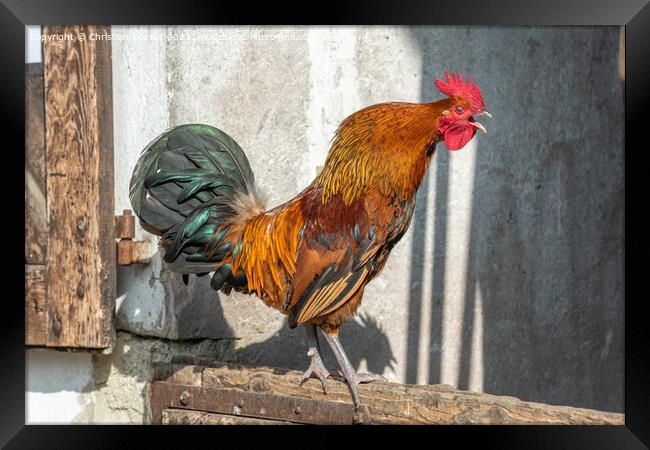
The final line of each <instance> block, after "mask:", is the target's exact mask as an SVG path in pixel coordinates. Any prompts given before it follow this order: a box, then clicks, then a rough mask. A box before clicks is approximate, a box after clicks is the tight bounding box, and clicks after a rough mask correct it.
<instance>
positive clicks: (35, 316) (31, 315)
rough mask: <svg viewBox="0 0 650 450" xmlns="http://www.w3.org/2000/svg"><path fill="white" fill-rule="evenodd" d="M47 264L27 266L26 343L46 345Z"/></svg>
mask: <svg viewBox="0 0 650 450" xmlns="http://www.w3.org/2000/svg"><path fill="white" fill-rule="evenodd" d="M45 311H46V308H45V266H42V265H41V266H33V265H26V266H25V344H27V345H45V344H46V343H47V335H46V333H45V323H46V316H45Z"/></svg>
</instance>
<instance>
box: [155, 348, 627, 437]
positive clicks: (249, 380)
mask: <svg viewBox="0 0 650 450" xmlns="http://www.w3.org/2000/svg"><path fill="white" fill-rule="evenodd" d="M300 377H301V372H299V371H295V370H287V369H278V368H272V367H249V366H244V365H239V364H232V363H225V362H221V361H216V360H211V359H205V358H196V357H192V356H178V357H174V358H173V359H172V361H171V362H170V363H153V364H152V367H151V376H150V381H149V383H148V385H147V410H148V419H149V422H150V423H154V424H292V423H310V424H354V423H359V424H367V423H373V424H445V425H449V424H500V425H501V424H531V425H532V424H536V425H539V424H548V425H558V424H560V425H563V424H566V425H579V424H580V425H587V424H588V425H623V424H624V423H625V421H624V416H623V414H618V413H610V412H602V411H596V410H591V409H583V408H573V407H569V406H553V405H545V404H542V403H533V402H524V401H521V400H519V399H517V398H514V397H508V396H496V395H490V394H483V393H479V392H471V391H459V390H456V389H454V388H453V387H451V386H449V385H412V384H399V383H384V382H375V383H371V384H363V385H360V386H359V396H360V397H361V404H362V407H361V408H360V410H359V411H355V410H354V407H353V405H352V399H351V396H350V391H349V389H348V387H347V385H346V384H345V383H344V382H343V380H342V379H341V378H338V377H332V378H330V379H329V380H328V394H327V395H325V394H324V393H323V390H322V388H321V385H320V382H319V381H318V380H316V379H310V380H308V381H307V382H305V383H304V384H303V385H302V386H300V385H299V383H300Z"/></svg>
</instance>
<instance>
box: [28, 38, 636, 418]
mask: <svg viewBox="0 0 650 450" xmlns="http://www.w3.org/2000/svg"><path fill="white" fill-rule="evenodd" d="M113 32H114V34H115V33H117V34H120V35H128V36H129V37H130V39H129V40H128V41H127V40H115V41H113V55H114V62H113V80H114V96H113V97H114V103H115V105H114V111H115V118H114V124H115V145H116V148H115V155H116V161H115V168H116V208H117V210H118V211H121V210H122V209H123V208H129V207H130V206H129V204H128V192H127V189H128V181H129V178H130V176H131V172H132V169H133V166H134V165H135V162H136V161H137V158H138V155H139V152H140V151H141V149H142V148H143V147H144V146H145V145H146V144H147V143H148V142H149V141H150V140H151V139H153V138H154V137H155V136H156V135H157V134H158V133H160V132H161V131H162V130H164V129H165V128H167V127H169V126H172V125H177V124H181V123H187V122H203V123H208V124H212V125H215V126H218V127H219V128H222V129H223V130H224V131H226V132H228V133H229V134H231V135H232V136H233V137H234V138H235V139H236V140H237V141H238V142H239V143H240V145H241V146H242V148H243V149H244V150H245V151H246V153H247V155H248V157H249V160H250V162H251V165H252V168H253V170H254V171H255V174H256V179H257V181H258V183H259V185H260V186H261V188H262V190H263V191H264V192H265V193H266V194H267V197H268V205H269V206H274V205H276V204H278V203H280V202H282V201H285V200H287V199H289V198H291V197H292V196H293V195H295V194H296V193H298V192H299V191H300V190H301V189H302V188H304V187H305V186H306V185H307V184H308V183H309V182H310V181H311V180H312V179H313V176H314V175H315V173H316V167H317V166H318V165H320V164H322V163H323V161H324V159H325V155H326V152H327V150H328V144H329V141H330V139H331V137H332V134H333V132H334V130H335V128H336V126H337V125H338V123H339V122H340V120H342V119H343V118H344V117H345V116H347V115H348V114H350V113H352V112H354V111H355V110H358V109H360V108H362V107H364V106H367V105H370V104H373V103H377V102H383V101H413V102H420V101H431V100H434V99H437V98H440V94H439V93H438V92H437V90H436V89H435V88H434V87H433V80H434V78H435V77H436V76H440V75H441V74H442V73H443V71H444V70H451V69H457V68H458V69H461V70H463V71H464V72H465V71H467V72H470V73H471V74H472V75H474V76H475V77H476V79H477V80H478V83H479V85H480V86H481V88H482V90H483V93H484V96H485V99H486V104H487V108H488V110H489V111H491V112H492V113H493V114H494V118H493V119H491V120H489V121H483V123H485V125H486V126H487V129H488V134H487V135H481V136H478V137H476V138H475V139H474V140H473V141H472V142H470V144H468V146H467V147H466V148H464V149H463V150H461V151H459V152H453V153H450V152H447V151H446V150H445V149H444V145H441V146H440V147H439V149H438V152H437V154H436V156H435V158H434V161H433V163H432V165H431V168H430V170H429V175H428V176H427V178H426V179H425V181H424V183H423V186H422V187H421V189H420V191H419V193H418V204H417V207H416V212H415V217H414V219H413V222H412V225H411V229H410V230H409V232H408V233H407V234H406V235H405V236H404V238H403V239H402V241H401V242H400V243H399V244H398V245H397V246H396V247H395V249H394V250H393V252H392V254H391V257H390V258H389V260H388V263H387V265H386V267H385V269H384V271H383V273H382V274H381V275H380V276H379V277H377V278H376V279H375V280H374V281H373V282H372V283H371V284H370V285H369V286H368V288H367V289H366V293H365V297H364V302H363V303H362V306H361V308H360V310H359V316H358V317H357V318H356V319H355V320H354V321H352V322H351V323H349V324H348V325H347V326H345V327H344V328H343V329H342V333H341V340H342V342H343V344H344V346H345V347H346V349H347V351H348V353H349V356H350V359H351V360H352V363H353V365H354V366H355V367H356V368H358V369H360V370H370V371H373V372H378V373H383V374H384V375H385V376H386V377H387V378H389V379H390V380H394V381H400V382H409V383H449V384H452V385H454V386H457V387H459V388H463V389H474V390H483V391H485V392H489V393H493V394H504V395H514V396H517V397H520V398H522V399H525V400H533V401H541V402H546V403H555V404H565V405H573V406H584V407H591V408H598V409H606V410H611V411H622V409H623V260H624V254H623V206H624V191H623V182H624V176H623V87H622V85H621V84H620V82H619V80H618V78H617V70H616V61H617V52H618V29H617V28H614V27H603V28H589V27H575V28H556V27H540V28H514V27H503V28H496V27H491V28H485V27H482V28H475V27H472V28H467V27H362V28H357V27H335V28H329V27H316V28H287V29H283V28H246V27H244V28H239V27H222V28H215V27H171V28H169V27H138V28H135V27H114V28H113ZM138 33H140V35H138ZM168 33H169V34H170V36H171V39H166V38H163V39H158V38H157V37H159V36H165V35H166V34H168ZM174 33H175V34H176V36H177V37H176V38H174ZM256 33H257V34H256ZM141 36H146V37H147V38H146V39H143V38H140V37H141ZM272 36H275V38H273V37H272ZM283 37H284V38H283ZM287 38H288V39H287ZM137 234H138V238H144V239H153V238H152V237H151V236H150V235H148V234H146V233H144V232H143V231H142V230H141V229H138V230H137ZM154 242H155V241H154ZM118 291H119V295H120V297H119V298H118V311H117V316H118V327H119V328H120V329H122V330H126V331H128V332H131V333H135V334H138V335H142V336H149V337H150V338H148V339H142V338H140V337H136V336H131V335H129V334H127V333H120V336H121V337H120V342H122V341H126V340H129V341H130V342H131V344H129V345H132V346H133V347H134V348H136V347H137V350H130V351H124V352H121V351H120V350H119V345H118V350H117V351H116V354H115V355H114V356H113V357H110V358H111V359H110V361H111V362H110V363H108V362H106V361H108V360H106V361H104V366H103V367H104V369H97V368H98V367H100V366H102V362H101V361H99V360H97V357H93V358H94V359H93V361H91V362H88V361H86V362H83V361H78V362H79V373H80V374H82V376H86V375H87V374H88V373H91V375H90V379H91V380H92V383H91V384H89V385H88V386H91V387H88V388H86V390H87V391H89V392H92V393H93V395H96V396H95V397H93V398H94V400H93V401H92V402H91V403H92V404H93V405H95V406H94V408H95V409H94V412H92V414H91V413H90V412H88V411H86V412H85V413H81V416H79V417H86V419H83V420H100V421H105V422H110V421H111V419H110V418H118V419H119V421H132V420H133V421H138V420H140V417H141V413H142V409H141V408H140V407H139V406H134V405H136V404H138V405H139V404H143V403H142V399H138V398H137V397H138V395H141V393H142V391H141V389H142V386H143V384H142V383H143V380H142V379H139V378H138V377H140V375H138V374H139V373H144V372H142V370H144V369H143V368H144V367H145V366H144V365H142V364H145V362H148V359H147V358H149V355H150V352H151V351H153V350H152V349H154V348H158V347H157V346H162V347H164V348H166V349H167V350H166V351H167V353H165V352H162V353H161V354H165V355H167V356H168V355H169V354H170V352H174V351H179V352H194V351H196V352H207V353H208V354H210V352H213V353H212V354H210V356H212V357H221V358H224V359H235V360H239V361H245V362H250V363H257V364H269V365H276V366H283V367H290V368H304V366H305V363H306V355H305V349H304V342H303V334H302V332H301V331H300V330H289V329H288V326H287V325H286V322H285V319H284V317H283V316H282V315H280V314H279V313H277V312H276V311H273V310H270V309H268V308H266V307H264V306H263V305H262V304H261V302H260V301H259V300H257V299H255V298H253V297H248V296H242V295H239V294H233V295H231V296H225V295H223V294H216V293H214V292H212V291H211V290H210V289H209V280H208V279H207V278H200V279H196V278H195V279H192V280H191V281H190V285H189V286H188V287H187V288H186V287H185V286H184V285H183V284H182V282H181V280H180V277H179V276H176V275H174V274H170V273H169V272H168V271H166V270H165V268H164V266H163V265H162V264H161V261H160V255H159V254H158V255H156V256H155V257H154V261H153V263H152V264H151V265H149V266H144V267H137V266H134V267H127V268H120V269H119V272H118ZM154 337H157V338H163V339H171V340H174V339H179V338H182V339H186V338H211V339H224V338H225V340H223V341H214V340H211V341H205V342H206V344H204V347H201V348H198V347H193V346H191V345H189V346H186V347H182V346H181V344H174V343H170V342H169V341H167V340H162V339H154ZM233 338H234V340H233ZM207 343H210V344H207ZM120 345H121V344H120ZM59 355H60V354H59ZM120 355H121V356H120ZM129 358H130V359H129ZM127 360H128V361H131V362H128V363H127V362H126V361H127ZM326 363H328V365H332V366H334V362H333V359H332V358H331V357H330V355H329V353H328V352H326ZM59 364H64V363H63V362H62V360H61V361H60V362H59ZM84 364H85V365H88V364H90V366H91V367H92V370H91V371H90V372H87V371H86V368H84V367H86V366H84ZM36 367H40V365H39V364H36ZM120 367H121V369H120ZM35 370H36V369H35ZM102 370H103V371H102ZM100 372H101V373H102V374H101V375H100ZM83 374H86V375H83ZM100 379H105V380H106V381H105V384H106V386H107V387H102V386H104V385H103V384H102V383H103V382H102V381H100ZM121 383H123V384H124V385H125V386H129V389H128V392H132V394H129V395H128V396H126V397H122V394H120V393H119V392H118V391H112V390H113V389H117V388H115V386H119V385H120V384H121ZM111 386H112V387H111ZM84 395H86V394H84ZM127 397H128V398H127ZM84 398H85V397H82V401H85V400H83V399H84ZM124 398H126V399H124ZM75 401H76V400H75ZM102 402H103V403H102ZM138 402H140V403H138ZM102 405H103V406H102ZM129 405H130V406H129ZM120 408H125V409H124V410H121V409H120ZM82 409H84V408H82ZM87 409H88V408H85V409H84V411H85V410H87ZM120 411H122V412H120ZM84 414H85V415H84ZM91 416H92V417H93V419H87V417H91ZM79 420H81V419H79Z"/></svg>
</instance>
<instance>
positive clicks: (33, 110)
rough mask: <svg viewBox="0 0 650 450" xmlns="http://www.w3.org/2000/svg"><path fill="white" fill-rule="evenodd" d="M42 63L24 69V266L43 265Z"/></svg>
mask: <svg viewBox="0 0 650 450" xmlns="http://www.w3.org/2000/svg"><path fill="white" fill-rule="evenodd" d="M43 96H44V94H43V64H41V63H35V64H27V66H26V70H25V264H45V255H46V254H47V210H46V194H45V112H44V97H43Z"/></svg>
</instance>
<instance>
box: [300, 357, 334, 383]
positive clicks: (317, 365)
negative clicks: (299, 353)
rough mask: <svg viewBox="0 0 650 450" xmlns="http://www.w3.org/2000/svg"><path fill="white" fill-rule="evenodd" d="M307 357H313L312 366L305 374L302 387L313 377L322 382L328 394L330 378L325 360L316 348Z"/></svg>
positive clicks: (301, 381)
mask: <svg viewBox="0 0 650 450" xmlns="http://www.w3.org/2000/svg"><path fill="white" fill-rule="evenodd" d="M307 355H309V356H310V357H311V364H309V367H307V370H305V371H304V372H303V374H302V379H301V380H300V385H301V386H302V385H303V383H304V382H305V381H307V380H308V379H309V378H311V376H312V375H313V376H315V377H316V378H318V379H319V380H320V382H321V384H322V385H323V392H324V393H325V394H327V379H328V378H329V376H330V373H329V371H328V370H327V369H326V368H325V365H324V364H323V360H322V359H321V357H320V355H319V354H318V352H317V351H316V350H315V349H314V348H310V349H309V351H308V352H307Z"/></svg>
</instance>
